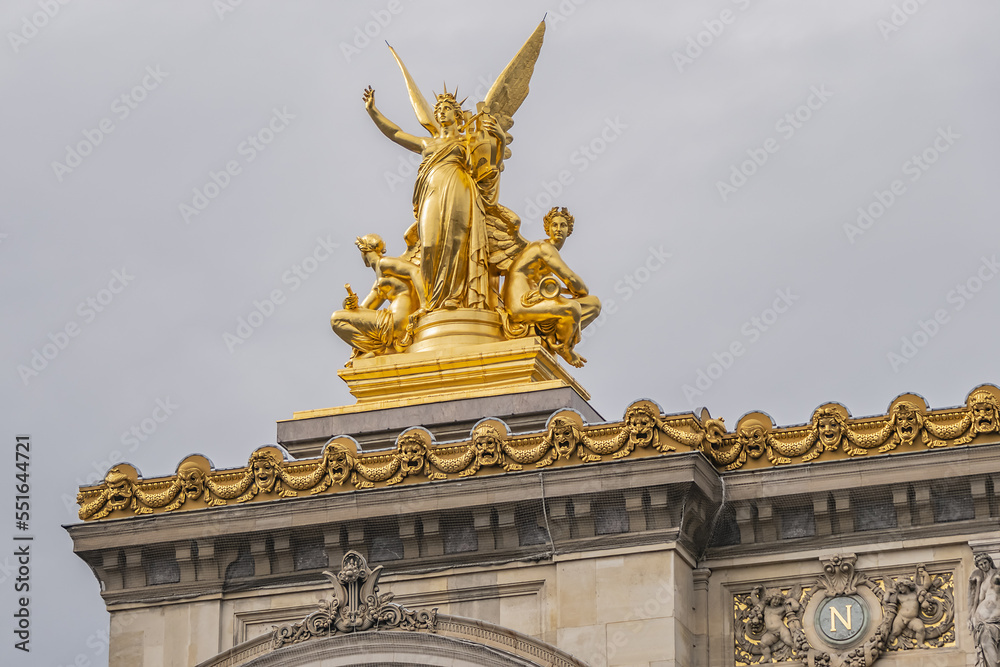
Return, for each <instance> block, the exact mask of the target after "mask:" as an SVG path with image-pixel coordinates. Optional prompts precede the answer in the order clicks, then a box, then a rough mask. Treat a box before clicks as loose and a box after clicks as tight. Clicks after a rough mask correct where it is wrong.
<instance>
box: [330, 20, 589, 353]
mask: <svg viewBox="0 0 1000 667" xmlns="http://www.w3.org/2000/svg"><path fill="white" fill-rule="evenodd" d="M544 33H545V24H544V22H543V23H541V24H539V26H538V28H537V29H536V30H535V31H534V33H532V35H531V37H529V38H528V41H527V42H526V43H525V44H524V46H523V47H521V50H520V51H518V53H517V55H515V56H514V58H513V60H511V62H510V64H508V65H507V67H506V68H505V69H504V71H503V72H502V73H501V74H500V76H499V78H498V79H497V81H496V82H495V83H494V84H493V86H492V88H491V89H490V91H489V92H488V93H487V95H486V99H485V101H483V102H480V103H479V104H477V106H476V112H475V113H473V112H470V111H465V110H463V109H462V103H461V102H459V101H458V100H457V99H456V97H455V94H454V93H449V92H447V90H445V92H442V93H441V94H440V95H438V96H437V98H436V101H435V104H434V106H433V107H432V106H431V105H430V104H429V103H428V102H427V100H426V99H425V98H424V96H423V95H422V94H421V92H420V90H419V89H418V88H417V86H416V84H415V83H414V82H413V79H412V78H411V77H410V74H409V72H408V71H407V70H406V67H405V66H404V65H403V63H402V61H401V60H400V59H399V56H398V55H396V52H395V51H394V50H392V48H391V47H390V50H392V54H393V56H394V57H395V59H396V62H397V63H398V64H399V67H400V69H401V70H402V73H403V77H404V79H405V81H406V87H407V90H408V92H409V97H410V103H411V104H412V106H413V110H414V112H415V113H416V116H417V120H418V121H419V122H420V124H421V125H422V126H423V127H424V129H426V130H427V131H428V133H429V134H430V136H428V137H420V136H416V135H412V134H408V133H406V132H404V131H403V130H401V129H400V128H399V126H397V125H396V124H394V123H393V122H392V121H390V120H389V119H388V118H386V117H385V116H383V115H382V113H381V112H380V111H379V110H378V109H377V108H376V107H375V91H374V90H372V89H371V88H368V89H366V90H365V92H364V103H365V108H366V109H367V110H368V114H369V115H370V116H371V118H372V120H373V121H374V123H375V126H376V127H378V129H379V130H380V131H381V132H382V134H384V135H385V136H387V137H388V138H389V139H391V140H392V141H394V142H395V143H397V144H399V145H400V146H402V147H403V148H405V149H407V150H410V151H413V152H415V153H420V155H421V158H422V159H421V162H420V167H419V169H418V171H417V180H416V183H415V185H414V188H413V217H414V221H413V224H412V225H410V227H409V228H408V229H407V230H406V233H405V234H404V237H403V238H404V241H405V242H406V245H407V250H406V252H405V253H404V254H403V255H402V256H400V257H386V256H385V253H386V247H385V242H384V241H383V240H382V238H381V237H380V236H378V235H377V234H367V235H365V236H362V237H360V238H358V239H357V241H356V244H357V246H358V249H359V250H360V251H361V254H362V257H363V259H364V262H365V265H366V266H369V267H371V268H372V269H373V270H374V271H375V284H374V286H373V287H372V290H371V292H370V293H369V294H368V296H366V297H365V298H364V299H363V300H361V301H360V302H359V299H358V296H357V295H356V294H354V293H353V292H352V291H351V288H350V285H347V286H346V287H347V290H348V297H347V298H346V299H345V300H344V305H343V310H338V311H337V312H335V313H334V314H333V316H332V317H331V319H330V323H331V326H332V327H333V330H334V332H335V333H336V334H337V335H338V336H340V337H341V338H342V339H343V340H345V341H346V342H347V343H349V344H350V345H351V347H352V348H353V354H352V356H351V361H349V362H348V365H351V364H352V362H353V361H354V360H355V359H357V358H367V357H374V356H380V355H386V354H395V353H400V352H405V351H408V350H409V351H422V350H425V349H444V346H443V345H440V344H439V345H438V346H437V347H435V346H434V345H431V344H429V343H428V341H429V340H430V339H433V338H434V337H435V336H437V337H438V338H439V339H441V340H449V341H452V342H455V341H460V342H464V341H465V340H468V338H466V339H462V338H461V336H459V337H457V338H456V337H455V331H459V332H461V331H463V329H464V330H471V329H475V330H476V333H477V334H478V337H477V338H473V340H482V341H484V342H488V341H489V340H497V341H502V340H506V339H512V338H521V337H526V336H537V337H538V338H539V339H540V340H541V341H542V344H543V345H544V346H545V347H546V348H547V349H548V350H549V351H550V352H552V353H553V354H558V355H559V356H561V357H563V358H564V359H565V360H566V361H567V362H568V363H570V364H572V365H573V366H577V367H579V366H582V365H583V364H584V362H585V361H586V360H585V359H584V358H583V357H581V356H580V355H579V354H577V353H576V352H575V351H574V349H573V348H574V346H575V345H576V344H577V343H578V342H579V341H580V331H581V330H582V329H583V328H584V327H585V326H587V325H588V324H590V322H592V321H593V320H594V319H595V318H596V317H597V316H598V314H599V313H600V310H601V304H600V301H599V300H598V299H597V297H595V296H593V295H591V294H589V292H588V290H587V286H586V285H585V284H584V282H583V280H581V279H580V277H579V276H578V275H577V274H576V273H574V272H573V271H572V270H570V268H569V267H568V266H567V264H566V263H565V262H564V261H563V259H562V257H561V256H560V254H559V251H560V250H561V249H562V246H563V243H564V242H565V241H566V238H567V237H568V236H569V235H570V234H571V233H572V232H573V222H574V221H573V216H572V215H571V214H570V213H569V211H568V210H567V209H566V208H559V207H557V208H553V209H552V210H551V211H549V212H548V214H547V215H546V216H545V219H544V226H545V233H546V234H547V235H548V238H547V239H544V240H541V241H534V242H531V243H529V242H528V241H526V240H525V239H524V238H523V237H522V236H521V234H520V231H519V229H520V224H521V220H520V218H519V217H518V216H517V215H516V214H515V213H514V212H513V211H511V210H510V209H508V208H506V207H504V206H502V205H500V203H499V200H498V193H499V185H500V173H501V172H502V171H503V169H504V160H506V159H508V158H509V157H510V155H511V153H510V149H509V148H508V144H509V143H510V142H511V136H510V135H509V134H508V133H507V131H508V130H509V129H510V128H511V126H512V125H513V119H512V116H513V115H514V112H515V111H517V109H518V107H520V106H521V103H522V102H523V101H524V99H525V97H526V96H527V94H528V82H529V80H530V78H531V74H532V72H533V71H534V67H535V61H536V60H537V58H538V54H539V51H540V49H541V46H542V38H543V35H544ZM463 101H464V100H463ZM501 281H502V284H501ZM385 304H387V306H386V307H385V308H382V306H383V305H385ZM484 332H485V333H484Z"/></svg>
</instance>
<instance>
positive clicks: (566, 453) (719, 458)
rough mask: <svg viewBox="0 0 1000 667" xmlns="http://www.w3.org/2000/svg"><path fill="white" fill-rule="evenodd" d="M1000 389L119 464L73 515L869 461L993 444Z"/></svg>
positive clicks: (650, 414)
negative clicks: (784, 412)
mask: <svg viewBox="0 0 1000 667" xmlns="http://www.w3.org/2000/svg"><path fill="white" fill-rule="evenodd" d="M998 437H1000V389H998V388H997V387H996V386H994V385H982V386H980V387H977V388H976V389H975V390H973V391H972V392H971V393H970V394H969V396H968V398H967V400H966V405H965V406H964V407H956V408H944V409H937V410H930V409H928V407H927V404H926V402H925V401H924V400H923V399H922V398H921V397H919V396H917V395H915V394H903V395H901V396H899V397H897V398H896V399H895V400H894V401H893V402H892V403H891V404H890V406H889V409H888V411H887V412H886V414H884V415H879V416H874V417H863V418H858V419H855V418H852V417H851V416H850V413H849V412H848V411H847V409H846V408H845V407H844V406H842V405H840V404H839V403H826V404H824V405H821V406H820V407H819V408H817V409H816V410H815V411H814V412H813V415H812V417H811V419H810V421H809V423H807V424H804V425H795V426H786V427H777V426H775V425H774V423H773V421H772V420H771V418H770V417H768V416H767V415H766V414H764V413H762V412H751V413H748V414H746V415H744V416H743V417H742V418H740V420H739V422H738V423H737V426H736V429H735V431H733V432H727V430H726V426H725V424H724V422H723V420H722V419H713V418H711V417H710V416H709V415H708V412H707V411H703V412H702V414H701V416H700V417H699V416H696V415H694V414H691V413H686V414H675V415H663V414H661V411H660V408H659V406H658V405H656V404H655V403H653V402H652V401H647V400H641V401H636V402H635V403H633V404H631V405H630V406H629V407H628V409H627V410H626V411H625V414H624V416H623V419H622V420H621V421H619V422H615V423H610V424H594V425H589V424H585V423H584V420H583V418H582V417H581V416H580V414H579V413H577V412H576V411H574V410H558V411H556V412H555V413H553V414H552V416H551V417H550V418H549V420H548V424H547V428H546V430H545V431H542V432H537V433H529V434H522V435H516V436H512V435H511V434H510V432H509V429H508V428H507V425H506V424H504V422H502V421H500V420H499V419H484V420H482V421H480V422H479V423H478V424H476V425H475V427H473V429H472V432H471V434H470V437H469V438H468V439H467V440H465V441H461V442H454V443H444V444H437V443H435V442H434V439H433V436H432V435H431V433H430V432H429V431H427V430H426V429H424V428H421V427H412V428H409V429H407V430H406V431H403V433H401V434H400V436H399V437H398V438H397V440H396V448H395V449H394V450H384V451H375V452H370V453H359V452H358V447H357V443H356V442H355V441H354V439H353V438H350V437H348V436H339V437H336V438H333V439H331V440H330V441H329V442H327V444H326V446H325V447H324V449H323V456H322V457H321V458H318V459H304V460H289V459H288V458H286V453H285V452H284V450H282V449H280V448H278V447H273V446H270V447H262V448H260V449H258V450H256V451H255V452H253V454H252V455H251V456H250V459H249V462H248V465H247V466H246V467H244V468H236V469H229V470H215V469H214V468H213V466H212V464H211V462H210V461H209V460H208V459H207V458H205V457H204V456H201V455H193V456H189V457H187V458H186V459H184V460H183V461H182V462H181V463H180V465H179V466H178V468H177V472H176V473H175V474H174V475H173V476H170V477H159V478H152V479H143V478H141V477H140V475H139V473H138V471H137V470H136V469H135V468H134V467H133V466H131V465H129V464H127V463H121V464H118V465H116V466H114V467H112V468H111V470H110V471H109V472H108V474H107V476H106V477H105V480H104V482H103V483H101V484H100V485H96V486H88V487H81V489H80V492H79V494H78V495H77V502H78V503H79V505H80V512H79V514H80V518H81V519H84V520H97V519H107V518H122V517H127V516H135V515H143V514H154V513H161V512H175V511H181V510H191V509H200V508H205V507H211V506H217V505H226V504H231V503H237V504H242V503H248V502H259V501H270V500H278V499H283V498H292V497H295V496H302V495H304V496H312V495H317V494H328V493H337V492H340V491H344V490H348V489H367V488H373V487H387V486H393V485H399V484H414V483H426V482H434V481H441V480H447V479H458V478H464V477H469V476H483V475H495V474H505V473H517V472H519V471H525V470H534V469H540V468H545V467H548V466H566V465H580V464H591V463H599V462H602V461H604V462H608V463H610V462H612V461H615V460H618V459H624V458H633V459H634V458H645V457H657V456H661V457H664V458H667V457H670V456H671V455H672V454H674V453H680V452H688V451H700V452H702V453H703V454H704V455H705V456H706V457H707V458H708V459H709V460H710V461H711V462H712V463H713V464H714V465H715V467H716V468H717V469H718V470H720V471H731V470H738V469H742V470H752V469H759V468H766V467H774V466H785V465H791V464H799V463H810V462H818V461H830V460H837V459H845V458H851V457H861V456H867V455H873V454H887V453H891V454H897V453H904V452H914V451H922V450H926V449H931V448H939V447H956V446H962V445H975V444H982V443H987V442H996V441H997V440H998Z"/></svg>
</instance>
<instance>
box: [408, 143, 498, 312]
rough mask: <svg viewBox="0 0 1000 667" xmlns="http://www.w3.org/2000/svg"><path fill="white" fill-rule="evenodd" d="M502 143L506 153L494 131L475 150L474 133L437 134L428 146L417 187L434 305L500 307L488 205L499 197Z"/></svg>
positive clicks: (425, 270) (428, 292)
mask: <svg viewBox="0 0 1000 667" xmlns="http://www.w3.org/2000/svg"><path fill="white" fill-rule="evenodd" d="M498 149H499V153H500V155H502V150H503V140H502V139H501V138H499V137H492V136H489V135H488V136H487V138H485V139H480V140H479V141H478V142H477V143H476V144H474V145H473V147H472V149H471V151H470V147H469V137H468V136H467V135H458V136H456V137H448V138H443V137H442V138H436V139H432V140H430V141H429V142H428V144H427V148H426V149H425V150H424V152H423V161H422V162H421V163H420V168H419V170H418V172H417V180H416V183H415V185H414V188H413V214H414V216H415V217H416V220H417V229H418V234H419V236H420V271H421V275H422V277H423V283H424V285H423V287H424V290H425V308H426V309H427V310H428V311H432V310H436V309H438V308H476V309H490V310H492V309H493V308H495V307H496V288H495V286H492V287H491V280H490V275H489V263H488V259H489V252H488V248H487V235H486V206H487V205H488V204H493V203H495V200H496V189H497V187H496V186H497V183H498V180H499V170H498V169H497V164H498V162H499V160H498V159H497V154H498ZM484 153H485V155H484ZM473 156H475V157H476V158H477V159H478V161H479V165H480V166H479V167H478V169H473V168H472V166H471V162H472V158H473ZM484 157H485V158H486V159H485V162H483V161H482V158H484ZM493 282H495V281H493Z"/></svg>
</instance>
